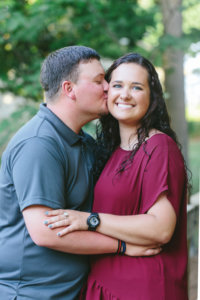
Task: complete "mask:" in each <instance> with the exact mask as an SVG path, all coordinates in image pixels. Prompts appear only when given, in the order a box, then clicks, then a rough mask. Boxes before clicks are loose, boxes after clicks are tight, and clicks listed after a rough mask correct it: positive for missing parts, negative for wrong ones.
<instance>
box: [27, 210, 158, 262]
mask: <svg viewBox="0 0 200 300" xmlns="http://www.w3.org/2000/svg"><path fill="white" fill-rule="evenodd" d="M47 210H50V208H49V207H45V206H40V205H34V206H29V207H27V208H26V209H24V210H23V216H24V220H25V223H26V227H27V229H28V232H29V234H30V236H31V238H32V240H33V242H34V243H35V244H37V245H38V246H41V247H47V248H51V249H54V250H58V251H61V252H67V253H73V254H104V253H105V254H106V253H116V250H117V247H118V240H117V239H115V238H111V237H109V236H106V235H103V234H101V233H97V232H88V231H87V232H86V231H75V232H72V233H69V234H68V235H65V236H64V237H62V238H60V237H59V236H58V235H56V234H55V233H58V232H59V231H60V228H59V229H58V228H56V229H55V231H52V230H49V228H48V227H46V226H44V221H45V219H46V216H45V212H46V211H47ZM50 211H51V210H50ZM160 251H161V249H160V247H159V246H157V245H155V244H151V245H148V246H146V247H141V246H137V245H130V244H127V250H126V255H130V256H149V255H155V254H158V253H159V252H160Z"/></svg>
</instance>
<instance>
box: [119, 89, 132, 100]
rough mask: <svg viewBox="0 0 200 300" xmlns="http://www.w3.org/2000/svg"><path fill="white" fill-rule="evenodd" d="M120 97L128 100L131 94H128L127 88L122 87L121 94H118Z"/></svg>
mask: <svg viewBox="0 0 200 300" xmlns="http://www.w3.org/2000/svg"><path fill="white" fill-rule="evenodd" d="M120 98H121V99H122V100H124V101H125V100H129V99H130V98H131V94H130V92H129V90H128V89H124V90H123V91H122V92H121V94H120Z"/></svg>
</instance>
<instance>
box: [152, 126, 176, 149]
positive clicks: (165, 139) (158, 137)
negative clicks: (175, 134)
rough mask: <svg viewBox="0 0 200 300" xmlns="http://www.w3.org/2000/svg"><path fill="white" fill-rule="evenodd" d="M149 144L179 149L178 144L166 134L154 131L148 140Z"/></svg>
mask: <svg viewBox="0 0 200 300" xmlns="http://www.w3.org/2000/svg"><path fill="white" fill-rule="evenodd" d="M146 142H147V144H153V145H161V146H175V147H176V148H178V146H177V144H176V142H175V141H174V140H173V139H172V138H171V137H170V136H169V135H167V134H166V133H164V132H162V131H159V130H156V129H153V130H151V131H150V132H149V136H148V137H147V138H146Z"/></svg>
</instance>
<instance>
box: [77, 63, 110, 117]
mask: <svg viewBox="0 0 200 300" xmlns="http://www.w3.org/2000/svg"><path fill="white" fill-rule="evenodd" d="M104 75H105V72H104V69H103V67H102V65H101V63H100V62H99V61H98V60H96V59H92V60H91V61H89V62H86V63H84V62H81V63H80V64H79V76H78V80H77V82H76V83H75V85H74V91H75V95H76V101H77V104H78V109H79V110H80V114H84V116H86V117H88V119H90V120H94V119H96V118H99V117H100V116H101V115H104V114H107V113H108V109H107V91H108V83H107V81H106V80H105V79H104Z"/></svg>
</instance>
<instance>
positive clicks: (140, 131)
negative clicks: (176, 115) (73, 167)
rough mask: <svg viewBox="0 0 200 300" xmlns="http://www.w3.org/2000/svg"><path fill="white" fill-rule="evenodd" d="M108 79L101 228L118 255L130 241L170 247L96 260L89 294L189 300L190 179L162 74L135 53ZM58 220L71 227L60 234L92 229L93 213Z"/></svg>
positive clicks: (98, 204) (97, 200)
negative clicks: (147, 254) (114, 240)
mask: <svg viewBox="0 0 200 300" xmlns="http://www.w3.org/2000/svg"><path fill="white" fill-rule="evenodd" d="M106 79H107V80H108V82H109V92H108V108H109V112H110V114H109V115H108V116H105V117H102V118H101V120H100V122H101V131H100V132H98V135H97V140H98V142H99V143H100V144H101V146H103V147H104V150H105V151H104V153H103V155H102V156H103V157H106V158H105V159H107V158H108V157H109V160H108V162H107V163H106V165H105V167H104V169H103V171H102V173H101V176H100V178H99V180H98V181H97V184H96V187H95V192H94V204H93V211H94V212H98V213H99V218H100V224H99V225H98V226H97V228H96V231H97V232H99V233H102V234H106V235H108V236H111V237H114V238H117V239H119V251H118V252H122V253H123V252H124V251H125V243H124V242H129V243H132V244H136V245H149V244H151V243H152V244H155V243H158V244H163V250H162V252H161V253H160V254H158V255H156V256H150V257H129V256H125V255H124V256H123V255H102V256H96V257H94V258H93V260H92V263H91V272H90V274H89V277H88V282H87V287H86V290H85V294H84V296H82V297H83V299H88V300H92V299H122V300H126V299H133V300H134V299H135V300H155V299H156V300H161V299H163V300H164V299H165V300H168V299H170V300H187V299H188V297H187V239H186V192H187V177H186V171H185V166H184V160H183V157H182V155H181V152H180V150H179V148H178V143H177V139H176V135H175V133H174V131H173V130H172V129H171V127H170V124H169V117H168V113H167V110H166V106H165V103H164V99H163V92H162V88H161V85H160V82H159V79H158V75H157V73H156V71H155V69H154V67H153V66H152V64H151V63H150V62H149V61H148V60H147V59H145V58H144V57H142V56H141V55H139V54H134V53H130V54H127V55H125V56H123V57H121V58H119V59H117V60H116V61H115V62H114V63H113V64H112V66H111V67H110V68H109V69H108V71H107V74H106ZM101 154H102V152H101ZM99 169H100V168H99ZM52 215H54V216H55V215H58V216H57V217H56V218H55V217H54V218H50V219H49V222H48V223H49V224H51V227H52V228H55V227H59V226H63V225H67V227H66V228H65V229H62V230H61V231H60V236H62V235H64V234H66V233H68V232H71V231H73V230H88V226H87V218H88V215H89V214H88V213H85V212H76V211H71V210H67V211H65V215H64V214H63V210H61V211H54V212H49V216H52ZM66 216H67V217H66ZM55 221H59V222H58V223H57V222H56V223H55ZM122 240H123V241H124V242H122V243H121V241H122Z"/></svg>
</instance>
